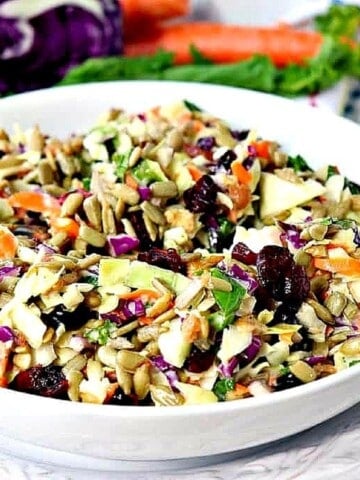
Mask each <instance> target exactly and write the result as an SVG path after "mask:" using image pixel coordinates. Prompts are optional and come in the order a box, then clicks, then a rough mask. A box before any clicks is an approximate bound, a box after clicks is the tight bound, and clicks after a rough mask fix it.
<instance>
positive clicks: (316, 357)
mask: <svg viewBox="0 0 360 480" xmlns="http://www.w3.org/2000/svg"><path fill="white" fill-rule="evenodd" d="M326 359H327V358H326V357H325V356H324V355H314V356H313V357H308V358H305V362H306V363H308V364H309V365H310V366H311V367H312V366H314V365H317V364H318V363H323V362H325V361H326Z"/></svg>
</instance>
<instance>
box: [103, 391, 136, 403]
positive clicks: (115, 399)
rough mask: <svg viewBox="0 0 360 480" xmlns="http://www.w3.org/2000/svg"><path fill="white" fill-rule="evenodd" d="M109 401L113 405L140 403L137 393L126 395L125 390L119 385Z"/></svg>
mask: <svg viewBox="0 0 360 480" xmlns="http://www.w3.org/2000/svg"><path fill="white" fill-rule="evenodd" d="M107 403H110V404H113V405H138V404H139V400H138V398H137V396H136V395H135V394H131V395H126V394H125V393H124V392H123V390H122V389H121V388H120V387H118V388H117V389H116V390H115V392H114V395H113V396H112V397H111V398H110V399H109V400H108V401H107Z"/></svg>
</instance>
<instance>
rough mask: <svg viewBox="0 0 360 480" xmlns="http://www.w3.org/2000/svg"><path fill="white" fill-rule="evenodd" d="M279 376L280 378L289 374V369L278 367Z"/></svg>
mask: <svg viewBox="0 0 360 480" xmlns="http://www.w3.org/2000/svg"><path fill="white" fill-rule="evenodd" d="M279 373H280V376H281V377H282V376H283V375H287V374H288V373H290V368H289V367H284V366H282V367H280V371H279Z"/></svg>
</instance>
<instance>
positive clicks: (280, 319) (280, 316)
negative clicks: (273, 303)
mask: <svg viewBox="0 0 360 480" xmlns="http://www.w3.org/2000/svg"><path fill="white" fill-rule="evenodd" d="M299 308H300V303H289V302H284V303H282V304H280V305H279V306H278V307H277V309H276V310H275V313H274V318H273V319H272V320H271V322H269V323H268V325H269V326H271V325H276V324H277V323H288V324H296V323H298V319H297V318H296V313H297V311H298V310H299Z"/></svg>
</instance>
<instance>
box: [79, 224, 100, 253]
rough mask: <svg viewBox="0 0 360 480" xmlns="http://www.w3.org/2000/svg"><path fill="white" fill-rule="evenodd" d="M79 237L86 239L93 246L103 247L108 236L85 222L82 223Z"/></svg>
mask: <svg viewBox="0 0 360 480" xmlns="http://www.w3.org/2000/svg"><path fill="white" fill-rule="evenodd" d="M79 237H80V238H82V239H83V240H85V241H86V242H87V243H88V244H89V245H92V246H93V247H99V248H101V247H103V246H104V245H105V243H106V236H105V235H104V234H102V233H101V232H98V231H97V230H95V229H94V228H90V227H88V226H87V225H85V224H84V223H83V224H81V225H80V229H79Z"/></svg>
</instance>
